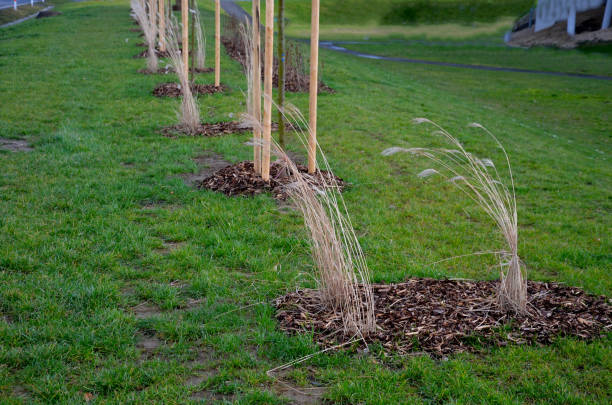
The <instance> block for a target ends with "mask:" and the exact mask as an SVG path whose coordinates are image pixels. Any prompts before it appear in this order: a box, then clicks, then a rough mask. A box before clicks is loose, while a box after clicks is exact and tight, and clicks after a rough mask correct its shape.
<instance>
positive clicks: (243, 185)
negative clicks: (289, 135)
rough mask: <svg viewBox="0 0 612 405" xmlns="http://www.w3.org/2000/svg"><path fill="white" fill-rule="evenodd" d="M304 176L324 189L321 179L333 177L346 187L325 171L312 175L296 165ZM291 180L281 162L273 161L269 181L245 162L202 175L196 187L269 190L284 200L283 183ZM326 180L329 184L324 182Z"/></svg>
mask: <svg viewBox="0 0 612 405" xmlns="http://www.w3.org/2000/svg"><path fill="white" fill-rule="evenodd" d="M297 167H298V169H299V170H300V172H301V173H302V175H303V176H304V177H305V179H306V180H307V181H308V182H309V183H310V184H311V186H312V187H316V188H323V187H324V182H323V181H322V178H321V177H323V178H329V177H330V176H333V178H334V179H335V182H336V183H337V184H338V186H339V188H340V191H342V190H343V189H344V188H345V187H346V183H345V182H344V181H343V180H342V179H341V178H339V177H337V176H335V175H333V174H332V173H330V172H327V171H318V172H317V173H315V174H314V175H310V174H308V168H307V167H306V166H302V165H298V166H297ZM291 182H292V180H291V176H290V175H289V173H287V171H286V170H285V168H284V166H283V165H282V164H281V163H280V162H278V161H277V162H274V163H272V165H271V166H270V181H269V182H266V181H264V180H263V179H262V178H261V176H259V175H258V174H256V173H255V168H254V166H253V162H250V161H246V162H240V163H236V164H234V165H231V166H227V167H225V168H223V169H221V170H219V171H217V172H216V173H214V174H213V175H211V176H209V177H207V178H205V179H204V180H202V181H201V182H200V183H198V184H197V187H198V188H201V189H207V190H212V191H218V192H221V193H223V194H225V195H228V196H253V195H257V194H262V193H270V194H272V196H273V197H274V198H275V199H279V200H285V199H287V198H288V195H287V193H286V190H285V186H286V185H288V184H290V183H291ZM327 183H328V184H329V183H332V182H331V181H329V180H328V181H327Z"/></svg>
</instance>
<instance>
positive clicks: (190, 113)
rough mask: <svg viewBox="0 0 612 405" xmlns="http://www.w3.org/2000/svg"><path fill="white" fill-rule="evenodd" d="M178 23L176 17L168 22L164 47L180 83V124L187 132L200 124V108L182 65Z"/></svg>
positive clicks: (192, 131)
mask: <svg viewBox="0 0 612 405" xmlns="http://www.w3.org/2000/svg"><path fill="white" fill-rule="evenodd" d="M178 30H179V25H178V22H177V21H176V18H174V17H172V18H171V19H170V21H169V24H168V32H167V37H166V47H167V51H168V54H169V55H170V63H171V64H172V66H173V67H174V71H175V72H176V74H177V76H178V78H179V81H180V83H181V92H182V95H183V98H182V100H181V108H180V112H179V121H180V125H181V126H182V127H183V128H184V129H185V130H186V131H187V133H190V134H191V133H196V132H197V130H198V128H199V126H200V109H199V108H198V104H197V102H196V100H195V98H194V96H193V93H192V91H191V86H190V83H189V76H188V73H187V72H186V70H185V66H184V65H183V58H182V55H181V51H180V49H179V45H178V32H179V31H178Z"/></svg>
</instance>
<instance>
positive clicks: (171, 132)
mask: <svg viewBox="0 0 612 405" xmlns="http://www.w3.org/2000/svg"><path fill="white" fill-rule="evenodd" d="M294 129H295V128H294V127H293V126H291V125H289V124H288V123H285V130H286V131H293V130H294ZM249 131H253V127H252V126H251V125H249V124H246V123H244V122H241V121H221V122H215V123H205V122H203V123H201V124H200V127H199V128H198V130H197V131H196V132H189V131H188V130H187V129H186V128H185V127H184V126H183V125H181V124H177V125H171V126H168V127H164V128H162V129H161V130H160V133H161V134H162V135H164V136H165V137H168V138H177V137H179V136H185V135H187V136H209V137H212V136H222V135H231V134H239V133H243V132H249ZM272 131H278V123H276V122H273V123H272Z"/></svg>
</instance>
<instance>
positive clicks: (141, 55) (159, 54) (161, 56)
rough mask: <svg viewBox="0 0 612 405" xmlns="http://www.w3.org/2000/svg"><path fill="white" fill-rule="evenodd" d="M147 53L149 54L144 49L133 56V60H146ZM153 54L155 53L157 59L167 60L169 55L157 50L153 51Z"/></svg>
mask: <svg viewBox="0 0 612 405" xmlns="http://www.w3.org/2000/svg"><path fill="white" fill-rule="evenodd" d="M147 52H149V50H148V49H145V50H144V51H142V52H140V53H137V54H136V55H134V59H142V58H146V57H147ZM155 53H157V57H158V58H169V57H170V54H168V52H167V51H164V52H162V51H160V50H159V49H155Z"/></svg>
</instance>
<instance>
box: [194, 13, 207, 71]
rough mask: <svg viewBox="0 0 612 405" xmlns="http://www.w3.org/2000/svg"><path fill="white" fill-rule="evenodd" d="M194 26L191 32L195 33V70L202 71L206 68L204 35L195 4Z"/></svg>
mask: <svg viewBox="0 0 612 405" xmlns="http://www.w3.org/2000/svg"><path fill="white" fill-rule="evenodd" d="M193 18H194V25H193V30H194V31H195V42H196V44H195V45H196V46H195V51H194V55H193V56H194V59H195V65H196V68H197V69H200V70H203V69H204V68H205V67H206V35H204V30H203V29H202V22H201V18H200V9H199V8H198V6H197V4H196V5H195V7H194V10H193Z"/></svg>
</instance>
